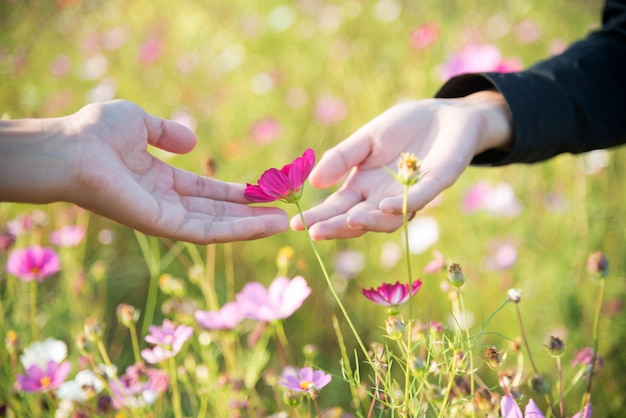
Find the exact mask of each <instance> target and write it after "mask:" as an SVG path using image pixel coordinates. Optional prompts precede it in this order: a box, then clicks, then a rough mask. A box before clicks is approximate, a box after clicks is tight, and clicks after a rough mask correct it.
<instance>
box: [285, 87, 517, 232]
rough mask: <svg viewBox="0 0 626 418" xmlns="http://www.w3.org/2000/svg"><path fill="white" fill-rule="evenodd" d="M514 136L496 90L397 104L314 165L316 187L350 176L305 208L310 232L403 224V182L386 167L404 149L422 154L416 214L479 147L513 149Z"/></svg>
mask: <svg viewBox="0 0 626 418" xmlns="http://www.w3.org/2000/svg"><path fill="white" fill-rule="evenodd" d="M511 137H512V123H511V116H510V111H509V110H508V106H507V105H506V102H505V101H504V99H503V98H502V95H501V94H499V93H497V92H493V91H482V92H479V93H474V94H473V95H471V96H467V97H465V98H461V99H430V100H424V101H416V102H410V103H405V104H401V105H398V106H395V107H393V108H391V109H389V110H388V111H386V112H384V113H383V114H381V115H380V116H378V117H376V118H375V119H373V120H372V121H370V122H369V123H367V124H366V125H364V126H363V127H361V128H360V129H359V130H358V131H356V132H355V133H354V134H352V135H351V136H350V137H349V138H347V139H346V140H345V141H343V142H341V143H340V144H339V145H337V146H335V147H334V148H332V149H330V150H328V151H327V152H326V153H325V154H324V155H323V156H322V158H321V160H320V161H319V164H318V165H317V166H316V167H315V168H314V169H313V172H312V173H311V175H310V177H309V181H310V183H311V184H312V185H313V186H314V187H317V188H325V187H328V186H330V185H332V184H334V183H335V182H337V181H338V180H339V179H341V178H342V177H343V176H345V175H346V174H348V176H347V178H346V180H345V181H344V183H343V184H342V185H341V187H340V188H339V190H337V191H336V192H334V193H333V194H331V195H330V196H329V197H328V198H327V199H326V200H325V201H324V202H323V203H322V204H320V205H318V206H316V207H314V208H312V209H310V210H308V211H306V212H305V213H304V218H305V221H306V222H307V225H308V226H309V232H310V234H311V237H312V238H313V239H315V240H321V239H334V238H350V237H356V236H360V235H362V234H364V233H365V232H367V231H378V232H392V231H395V230H396V229H398V228H400V227H401V226H402V202H403V193H404V186H403V185H401V184H399V183H398V182H397V181H396V180H395V178H394V177H393V176H392V175H391V174H390V173H389V172H388V171H387V170H386V169H385V168H384V166H388V167H389V168H391V169H393V170H394V171H395V170H397V167H396V164H397V161H398V158H399V157H400V155H401V154H402V153H403V152H411V153H414V154H415V155H417V157H418V158H419V160H420V162H421V165H422V171H423V176H422V178H421V180H420V181H419V182H418V183H417V184H416V185H414V186H412V187H411V188H410V190H409V196H408V205H407V209H408V213H409V214H412V213H415V212H416V211H418V210H420V209H422V208H423V207H424V206H425V205H426V204H427V203H428V202H430V201H431V200H432V199H434V198H435V197H436V196H437V195H438V194H439V193H441V192H442V191H443V190H444V189H446V188H447V187H449V186H450V185H452V184H453V183H454V182H455V181H456V179H457V178H458V177H459V176H460V175H461V173H462V172H463V171H464V170H465V168H466V167H467V166H468V165H469V164H470V162H471V160H472V158H473V157H474V156H475V155H476V154H478V153H480V152H483V151H485V150H487V149H493V148H502V149H504V148H507V147H509V146H510V142H511ZM291 227H292V228H293V229H295V230H302V229H303V225H302V222H301V220H300V218H299V217H294V218H292V219H291Z"/></svg>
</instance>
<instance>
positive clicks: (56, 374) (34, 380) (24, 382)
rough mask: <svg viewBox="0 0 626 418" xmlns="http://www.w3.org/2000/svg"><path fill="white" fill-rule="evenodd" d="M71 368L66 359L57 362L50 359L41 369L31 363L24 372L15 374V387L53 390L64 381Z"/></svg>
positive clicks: (41, 390)
mask: <svg viewBox="0 0 626 418" xmlns="http://www.w3.org/2000/svg"><path fill="white" fill-rule="evenodd" d="M71 369H72V365H71V364H70V363H69V362H67V361H64V362H62V363H57V362H56V361H54V360H50V361H48V364H47V366H46V367H45V369H43V370H42V369H41V368H40V367H39V365H37V364H33V365H31V366H30V367H28V368H27V369H26V374H18V375H17V377H16V386H17V389H18V390H21V391H24V392H48V391H50V390H54V389H56V388H58V387H59V386H60V385H61V383H63V382H64V381H65V379H66V378H67V375H68V374H69V373H70V370H71Z"/></svg>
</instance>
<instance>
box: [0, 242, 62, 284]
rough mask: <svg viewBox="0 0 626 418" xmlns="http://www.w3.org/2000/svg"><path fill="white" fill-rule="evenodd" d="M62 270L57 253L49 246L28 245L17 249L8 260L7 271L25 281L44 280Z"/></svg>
mask: <svg viewBox="0 0 626 418" xmlns="http://www.w3.org/2000/svg"><path fill="white" fill-rule="evenodd" d="M59 270H61V262H60V260H59V256H58V255H57V253H56V252H55V251H54V250H53V249H52V248H48V247H40V246H34V247H28V248H24V249H20V250H15V251H13V252H12V253H11V255H9V259H8V260H7V271H8V272H9V273H11V274H13V275H14V276H17V277H19V278H20V279H22V280H24V281H25V282H27V281H31V280H37V281H38V282H42V281H43V280H44V279H45V278H47V277H50V276H52V275H53V274H55V273H57V272H58V271H59Z"/></svg>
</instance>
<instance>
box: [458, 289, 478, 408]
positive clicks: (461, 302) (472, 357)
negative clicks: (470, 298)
mask: <svg viewBox="0 0 626 418" xmlns="http://www.w3.org/2000/svg"><path fill="white" fill-rule="evenodd" d="M457 292H458V294H459V303H460V304H461V312H462V315H463V321H464V328H465V339H466V340H467V353H468V355H469V363H470V364H469V367H470V399H471V401H472V402H474V355H473V354H472V343H471V337H470V333H469V325H468V321H467V313H466V311H465V302H464V300H463V292H461V289H460V288H457ZM472 415H474V408H472Z"/></svg>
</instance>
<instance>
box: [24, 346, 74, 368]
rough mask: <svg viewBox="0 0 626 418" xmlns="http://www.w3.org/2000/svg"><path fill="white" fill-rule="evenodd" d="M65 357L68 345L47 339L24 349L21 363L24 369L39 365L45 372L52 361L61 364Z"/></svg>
mask: <svg viewBox="0 0 626 418" xmlns="http://www.w3.org/2000/svg"><path fill="white" fill-rule="evenodd" d="M65 357H67V345H66V344H65V343H64V342H63V341H59V340H55V339H54V338H46V339H45V340H44V341H35V342H33V343H31V344H30V345H29V346H28V347H26V348H24V353H23V354H22V355H21V356H20V361H21V362H22V366H24V369H28V368H29V367H30V366H32V365H37V366H39V368H40V369H41V370H45V369H46V367H47V366H48V362H49V361H50V360H52V361H54V362H55V363H57V364H61V362H62V361H63V360H64V359H65Z"/></svg>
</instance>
